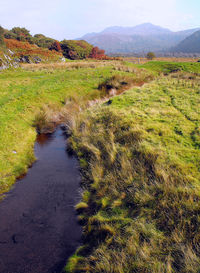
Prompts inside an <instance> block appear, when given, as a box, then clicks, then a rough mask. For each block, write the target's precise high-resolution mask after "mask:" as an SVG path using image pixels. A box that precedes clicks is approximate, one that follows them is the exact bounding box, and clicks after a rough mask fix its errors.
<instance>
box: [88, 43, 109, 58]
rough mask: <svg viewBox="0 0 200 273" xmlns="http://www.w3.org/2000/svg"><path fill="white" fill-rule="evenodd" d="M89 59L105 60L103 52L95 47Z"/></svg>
mask: <svg viewBox="0 0 200 273" xmlns="http://www.w3.org/2000/svg"><path fill="white" fill-rule="evenodd" d="M90 58H92V59H99V60H102V59H105V58H106V55H105V50H103V49H99V48H98V47H97V46H96V47H93V49H92V51H91V53H90Z"/></svg>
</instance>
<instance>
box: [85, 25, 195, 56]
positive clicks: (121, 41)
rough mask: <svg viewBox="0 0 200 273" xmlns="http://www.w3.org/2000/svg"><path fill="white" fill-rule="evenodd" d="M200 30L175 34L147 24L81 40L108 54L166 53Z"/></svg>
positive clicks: (107, 31) (88, 36)
mask: <svg viewBox="0 0 200 273" xmlns="http://www.w3.org/2000/svg"><path fill="white" fill-rule="evenodd" d="M197 30H198V29H191V30H185V31H178V32H173V31H171V30H169V29H166V28H162V27H159V26H155V25H152V24H150V23H145V24H142V25H138V26H135V27H117V26H116V27H109V28H106V29H104V30H103V31H102V32H100V33H89V34H86V35H85V36H83V37H82V38H81V39H84V40H86V41H87V42H89V43H91V44H93V45H94V46H98V47H100V48H103V49H104V50H105V51H106V52H107V53H129V52H136V53H138V52H140V53H141V52H147V51H166V50H169V49H170V48H171V47H173V46H176V45H177V44H178V43H179V42H181V41H182V40H184V39H185V38H186V37H187V36H189V35H191V34H193V33H194V32H195V31H197Z"/></svg>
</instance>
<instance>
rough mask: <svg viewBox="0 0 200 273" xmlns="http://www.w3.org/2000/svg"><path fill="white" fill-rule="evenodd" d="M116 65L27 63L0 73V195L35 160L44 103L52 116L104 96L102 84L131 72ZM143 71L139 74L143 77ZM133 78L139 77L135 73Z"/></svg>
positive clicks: (96, 63) (100, 63)
mask: <svg viewBox="0 0 200 273" xmlns="http://www.w3.org/2000/svg"><path fill="white" fill-rule="evenodd" d="M114 65H115V62H114V63H112V62H108V63H104V62H72V63H68V64H39V65H29V66H28V65H24V66H23V69H17V70H6V71H3V72H1V73H0V194H2V193H4V192H6V191H8V190H9V189H10V187H11V185H12V184H13V183H14V182H15V179H16V177H18V176H20V175H21V174H23V173H24V172H26V170H27V167H28V166H29V165H30V164H31V163H32V162H33V161H34V154H33V145H34V140H35V137H36V130H35V128H34V126H33V125H34V123H35V119H36V118H38V112H40V109H41V108H42V107H43V105H46V106H45V109H46V110H49V112H48V111H47V112H48V113H45V115H48V116H50V115H51V114H52V113H53V111H52V109H54V110H55V109H56V112H57V113H58V112H59V109H61V107H63V106H64V104H65V102H66V101H67V100H68V99H70V100H72V99H73V100H74V101H78V102H79V104H80V101H82V102H86V101H88V100H93V99H96V98H100V97H101V92H100V90H98V89H97V88H98V85H99V84H100V83H102V82H104V81H105V80H106V79H109V78H110V77H112V76H113V75H119V74H121V75H124V76H126V75H130V73H129V72H119V71H117V70H114ZM143 74H145V73H144V72H142V73H139V77H140V76H141V75H143ZM147 74H149V73H147ZM131 77H132V78H133V79H134V78H137V76H135V74H134V75H131ZM50 119H51V117H50Z"/></svg>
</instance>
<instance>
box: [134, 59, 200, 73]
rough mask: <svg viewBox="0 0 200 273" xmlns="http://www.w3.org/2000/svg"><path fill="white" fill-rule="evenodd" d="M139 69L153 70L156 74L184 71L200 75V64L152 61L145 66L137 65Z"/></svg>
mask: <svg viewBox="0 0 200 273" xmlns="http://www.w3.org/2000/svg"><path fill="white" fill-rule="evenodd" d="M137 66H138V67H141V68H145V69H149V70H153V71H156V72H162V73H165V74H168V73H172V72H177V71H184V72H191V73H200V63H189V62H188V63H187V62H183V63H181V62H179V63H176V62H164V61H162V62H161V61H151V62H148V63H145V64H143V65H137Z"/></svg>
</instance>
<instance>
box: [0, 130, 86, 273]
mask: <svg viewBox="0 0 200 273" xmlns="http://www.w3.org/2000/svg"><path fill="white" fill-rule="evenodd" d="M35 155H36V157H37V161H36V162H35V163H34V164H33V166H32V167H31V168H30V169H29V170H28V173H27V174H26V175H25V177H24V178H22V179H21V180H18V181H17V182H16V184H15V186H14V187H13V189H12V190H11V191H10V192H9V193H8V194H7V196H6V198H5V199H4V200H3V201H2V202H1V203H0V273H60V272H61V271H62V268H63V267H64V265H65V263H66V260H67V258H69V257H70V256H71V255H72V254H73V253H74V251H75V250H76V248H77V247H78V246H79V245H80V244H81V227H80V226H79V225H78V223H77V216H76V213H75V210H74V206H75V204H77V203H78V202H79V200H80V186H79V185H80V174H79V170H78V162H77V159H76V158H74V157H73V156H70V155H68V154H67V152H66V137H65V135H64V134H63V132H62V130H61V129H60V128H59V129H57V130H56V131H55V132H54V133H53V134H51V135H38V137H37V141H36V143H35Z"/></svg>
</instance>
